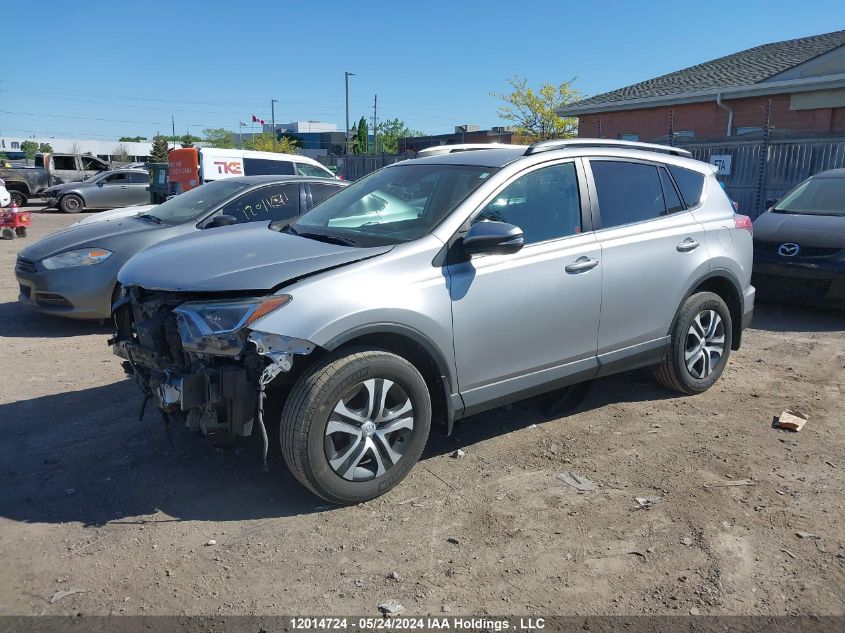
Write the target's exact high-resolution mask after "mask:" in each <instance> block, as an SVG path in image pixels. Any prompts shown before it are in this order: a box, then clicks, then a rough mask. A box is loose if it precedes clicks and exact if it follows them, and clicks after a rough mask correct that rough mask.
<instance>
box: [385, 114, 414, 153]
mask: <svg viewBox="0 0 845 633" xmlns="http://www.w3.org/2000/svg"><path fill="white" fill-rule="evenodd" d="M409 136H425V133H424V132H418V131H415V130H412V129H411V128H409V127H408V126H407V125H405V122H404V121H402V120H401V119H389V120H387V121H382V122H381V123H379V124H378V145H379V150H381V151H382V152H384V153H386V154H397V153H399V152H400V151H401V150H402V148H401V147H399V139H403V138H407V137H409Z"/></svg>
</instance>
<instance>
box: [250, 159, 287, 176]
mask: <svg viewBox="0 0 845 633" xmlns="http://www.w3.org/2000/svg"><path fill="white" fill-rule="evenodd" d="M244 175H246V176H293V175H294V169H293V163H292V162H291V161H289V160H268V159H266V158H244Z"/></svg>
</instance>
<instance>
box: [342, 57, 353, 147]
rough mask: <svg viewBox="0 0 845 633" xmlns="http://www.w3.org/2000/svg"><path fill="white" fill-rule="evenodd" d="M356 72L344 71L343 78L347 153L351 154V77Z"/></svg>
mask: <svg viewBox="0 0 845 633" xmlns="http://www.w3.org/2000/svg"><path fill="white" fill-rule="evenodd" d="M354 76H355V73H350V72H345V73H343V80H344V83H345V84H346V155H347V156H348V155H349V78H350V77H354Z"/></svg>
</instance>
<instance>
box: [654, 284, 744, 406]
mask: <svg viewBox="0 0 845 633" xmlns="http://www.w3.org/2000/svg"><path fill="white" fill-rule="evenodd" d="M711 311H712V312H714V313H715V314H717V315H718V316H719V319H721V327H717V328H716V331H715V332H714V337H713V340H715V341H718V340H719V336H718V335H719V334H721V335H722V337H723V341H722V343H721V346H722V352H721V355H720V356H719V357H718V359H717V360H716V362H713V354H711V353H710V352H709V351H708V352H705V349H704V348H700V349H701V354H702V356H701V360H700V361H698V362H697V364H696V365H694V369H695V370H696V373H698V374H699V375H695V374H694V373H693V371H691V370H690V368H689V367H688V366H687V357H686V356H687V351H688V350H690V351H691V353H693V354H695V353H696V347H695V344H696V337H697V336H698V334H696V333H692V332H691V331H690V329H691V328H693V323H694V322H695V319H696V317H699V315H702V316H703V315H706V314H707V313H709V312H711ZM702 322H703V323H705V324H709V321H708V319H707V318H703V319H701V320H700V321H699V322H698V323H699V324H700V323H702ZM698 329H699V328H697V329H696V331H698ZM732 332H733V328H732V322H731V312H730V310H728V306H727V305H726V304H725V302H724V300H723V299H722V298H721V297H720V296H719V295H717V294H715V293H712V292H699V293H696V294H694V295H692V296H691V297H690V298H689V299H687V300H686V301H685V302H684V305H683V307H682V308H681V312H680V314H679V315H678V318H677V320H676V322H675V325H674V327H673V328H672V340H671V344H670V347H669V351H668V352H667V354H666V357H665V358H664V359H663V361H662V362H661V363H660V365H658V366H657V367H655V370H654V377H655V379H656V380H657V382H659V383H660V384H661V385H663V386H664V387H666V388H667V389H672V390H674V391H679V392H681V393H685V394H688V395H692V394H697V393H702V392H704V391H707V390H708V389H709V388H710V387H712V386H713V384H714V383H715V382H716V381H717V380H718V379H719V376H721V375H722V372H723V371H724V369H725V365H727V362H728V357H729V356H730V353H731V343H732V338H733V337H732ZM705 353H706V359H705V357H704V355H705ZM691 358H692V357H691ZM707 361H709V362H710V363H711V364H710V366H709V372H708V373H706V374H705V371H707V370H703V371H699V368H700V367H707V366H706V365H702V364H701V363H705V362H707Z"/></svg>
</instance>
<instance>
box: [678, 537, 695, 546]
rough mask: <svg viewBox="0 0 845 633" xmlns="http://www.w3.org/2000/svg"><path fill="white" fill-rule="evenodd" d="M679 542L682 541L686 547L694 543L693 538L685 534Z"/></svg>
mask: <svg viewBox="0 0 845 633" xmlns="http://www.w3.org/2000/svg"><path fill="white" fill-rule="evenodd" d="M681 543H683V544H684V545H686V546H687V547H692V544H693V543H695V541H694V540H693V539H691V538H690V537H689V536H685V537H684V538H682V539H681Z"/></svg>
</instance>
